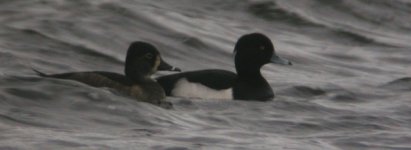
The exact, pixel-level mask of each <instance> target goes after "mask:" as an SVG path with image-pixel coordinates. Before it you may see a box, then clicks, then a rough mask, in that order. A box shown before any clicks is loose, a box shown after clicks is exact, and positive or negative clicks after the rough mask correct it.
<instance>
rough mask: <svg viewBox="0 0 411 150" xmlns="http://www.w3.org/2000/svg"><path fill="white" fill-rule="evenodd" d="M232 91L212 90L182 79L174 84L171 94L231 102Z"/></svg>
mask: <svg viewBox="0 0 411 150" xmlns="http://www.w3.org/2000/svg"><path fill="white" fill-rule="evenodd" d="M232 91H233V90H232V88H228V89H224V90H214V89H211V88H209V87H206V86H204V85H201V84H198V83H192V82H189V81H187V79H185V78H182V79H180V80H179V81H178V82H177V83H176V84H175V86H174V89H173V90H172V91H171V94H172V95H173V96H178V97H188V98H202V99H218V100H231V99H233V96H232Z"/></svg>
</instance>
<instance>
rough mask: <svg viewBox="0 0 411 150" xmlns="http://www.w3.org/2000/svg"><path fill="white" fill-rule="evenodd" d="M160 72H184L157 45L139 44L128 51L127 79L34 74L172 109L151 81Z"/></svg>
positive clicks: (103, 74) (104, 74) (96, 74)
mask: <svg viewBox="0 0 411 150" xmlns="http://www.w3.org/2000/svg"><path fill="white" fill-rule="evenodd" d="M33 70H34V69H33ZM157 70H164V71H180V69H179V68H176V67H173V66H171V65H169V64H168V63H166V62H165V61H164V60H163V59H162V58H161V56H160V53H159V52H158V50H157V49H156V48H155V47H154V46H153V45H151V44H149V43H146V42H141V41H137V42H133V43H132V44H131V45H130V46H129V48H128V50H127V56H126V62H125V69H124V73H125V75H122V74H118V73H113V72H104V71H87V72H69V73H61V74H45V73H42V72H39V71H37V70H34V71H36V72H37V73H38V74H39V75H40V76H42V77H49V78H58V79H68V80H75V81H79V82H82V83H85V84H88V85H90V86H94V87H108V88H111V89H114V90H115V91H118V92H120V93H122V94H125V95H128V96H131V97H134V98H136V99H137V100H140V101H143V102H148V103H151V104H155V105H158V106H161V107H166V108H170V107H171V103H169V102H166V101H164V98H165V96H166V95H165V93H164V90H163V88H162V87H161V86H160V85H159V84H158V83H157V82H156V81H155V80H153V79H152V78H151V75H152V74H154V73H155V72H156V71H157Z"/></svg>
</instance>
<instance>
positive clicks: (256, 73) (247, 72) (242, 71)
mask: <svg viewBox="0 0 411 150" xmlns="http://www.w3.org/2000/svg"><path fill="white" fill-rule="evenodd" d="M260 68H261V67H245V68H240V67H237V66H236V70H237V74H238V76H239V77H241V78H246V79H247V78H252V79H258V78H262V75H261V72H260Z"/></svg>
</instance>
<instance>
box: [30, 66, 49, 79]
mask: <svg viewBox="0 0 411 150" xmlns="http://www.w3.org/2000/svg"><path fill="white" fill-rule="evenodd" d="M31 70H33V71H34V72H36V73H37V75H39V76H41V77H47V76H48V75H47V74H45V73H43V72H40V71H38V70H36V69H34V68H31Z"/></svg>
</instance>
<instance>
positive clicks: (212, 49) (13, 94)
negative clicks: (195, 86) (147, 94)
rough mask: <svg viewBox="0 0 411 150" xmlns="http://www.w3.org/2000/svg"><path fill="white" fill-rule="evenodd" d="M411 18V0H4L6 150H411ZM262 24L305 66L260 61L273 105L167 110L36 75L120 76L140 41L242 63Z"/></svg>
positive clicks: (166, 52)
mask: <svg viewBox="0 0 411 150" xmlns="http://www.w3.org/2000/svg"><path fill="white" fill-rule="evenodd" d="M410 16H411V1H408V0H344V1H343V0H334V1H329V0H304V1H301V0H271V1H269V0H265V1H261V0H258V1H257V0H225V1H220V0H207V1H200V0H173V1H166V0H152V1H144V0H88V1H84V0H0V149H7V150H8V149H13V150H14V149H62V148H66V149H167V150H177V149H178V150H180V149H181V150H184V149H235V150H241V149H244V150H245V149H255V150H271V149H327V150H332V149H336V150H338V149H373V150H374V149H402V150H405V149H411V142H410V141H411V92H410V91H411V67H410V64H411V43H410V41H411V17H410ZM251 32H262V33H264V34H266V35H268V36H269V37H270V38H271V39H272V40H273V42H274V44H275V47H276V50H277V53H278V54H279V55H280V56H283V57H286V58H288V59H290V60H291V61H293V63H294V65H293V66H291V67H289V66H276V65H267V66H265V67H264V68H263V74H264V76H265V77H266V78H267V79H268V81H269V83H270V84H271V86H272V87H273V89H274V91H275V93H276V98H275V100H274V101H271V102H244V101H212V100H209V101H204V100H194V99H193V100H190V99H181V98H171V97H170V98H168V100H170V101H172V102H173V103H174V106H175V109H174V110H165V109H162V108H159V107H156V106H152V105H149V104H145V103H140V102H137V101H135V100H133V99H130V98H127V97H124V96H121V95H118V94H115V93H113V92H112V91H110V90H108V89H101V88H93V87H89V86H87V85H84V84H81V83H78V82H74V81H65V80H55V79H45V78H39V77H37V76H35V75H34V73H33V72H32V71H31V67H34V68H37V69H39V70H42V71H45V72H48V73H60V72H68V71H86V70H104V71H112V72H119V73H122V71H123V70H122V69H123V63H124V61H123V59H124V57H125V52H126V48H127V46H128V44H129V43H130V42H132V41H135V40H144V41H148V42H151V43H153V44H155V45H156V46H157V47H158V48H159V49H160V51H161V53H162V54H163V56H164V58H165V59H166V60H167V61H168V62H170V64H173V65H175V66H178V67H180V68H182V69H184V70H186V71H187V70H198V69H208V68H220V69H227V70H234V67H233V60H232V54H231V53H232V50H233V47H234V43H235V41H236V40H237V39H238V38H239V37H240V36H241V35H243V34H247V33H251ZM161 74H165V73H160V75H161Z"/></svg>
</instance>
